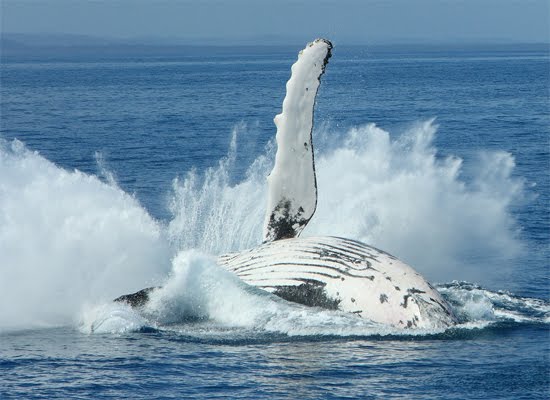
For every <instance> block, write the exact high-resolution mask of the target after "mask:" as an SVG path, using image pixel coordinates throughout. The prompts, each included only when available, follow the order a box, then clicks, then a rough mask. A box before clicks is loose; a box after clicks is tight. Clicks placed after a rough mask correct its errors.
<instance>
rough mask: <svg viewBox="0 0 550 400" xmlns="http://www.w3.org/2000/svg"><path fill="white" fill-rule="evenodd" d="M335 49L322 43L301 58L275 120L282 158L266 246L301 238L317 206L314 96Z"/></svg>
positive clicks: (272, 179)
mask: <svg viewBox="0 0 550 400" xmlns="http://www.w3.org/2000/svg"><path fill="white" fill-rule="evenodd" d="M331 49H332V44H331V43H330V42H329V41H328V40H324V39H317V40H315V41H314V42H312V43H309V44H308V45H307V47H306V48H305V49H303V50H302V51H301V52H300V54H299V55H298V60H297V61H296V62H295V63H294V65H293V66H292V74H291V77H290V79H289V81H288V82H287V84H286V96H285V99H284V101H283V111H282V112H281V114H279V115H277V116H276V117H275V125H276V126H277V136H276V140H277V154H276V156H275V165H274V167H273V170H272V171H271V174H270V175H269V177H268V178H267V181H268V200H267V210H266V215H265V222H264V235H263V237H264V242H271V241H274V240H279V239H287V238H292V237H297V236H298V235H299V234H300V232H301V231H302V230H303V229H304V227H305V226H306V225H307V223H308V222H309V220H310V219H311V217H312V216H313V214H314V213H315V208H316V206H317V182H316V178H315V161H314V155H313V143H312V137H311V134H312V130H313V109H314V107H315V97H316V96H317V90H318V89H319V84H320V79H321V76H322V75H323V73H324V72H325V67H326V65H327V63H328V59H329V58H330V56H331Z"/></svg>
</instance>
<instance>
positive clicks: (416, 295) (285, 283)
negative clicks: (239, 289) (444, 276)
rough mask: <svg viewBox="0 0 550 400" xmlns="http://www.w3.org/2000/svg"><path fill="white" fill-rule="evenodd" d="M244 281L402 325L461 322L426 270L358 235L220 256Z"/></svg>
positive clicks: (290, 241) (289, 296) (275, 244)
mask: <svg viewBox="0 0 550 400" xmlns="http://www.w3.org/2000/svg"><path fill="white" fill-rule="evenodd" d="M219 263H220V265H222V266H223V267H225V268H226V269H228V270H230V271H232V272H234V273H235V274H237V275H238V276H239V278H241V279H242V280H243V281H244V282H246V283H248V284H250V285H253V286H257V287H260V288H262V289H264V290H266V291H269V292H272V293H275V294H277V295H279V296H280V297H283V298H285V299H287V300H290V301H296V302H299V303H303V304H306V305H311V306H320V307H324V308H331V309H338V310H341V311H346V312H352V313H355V314H357V315H359V316H361V317H363V318H367V319H369V320H371V321H374V322H379V323H383V324H387V325H392V326H395V327H400V328H439V327H447V326H451V325H453V324H455V323H456V317H455V316H454V314H453V312H452V310H451V308H450V307H449V305H448V304H447V302H446V301H445V300H444V299H443V298H442V297H441V295H440V294H439V293H438V292H437V290H435V289H434V288H433V287H432V286H431V285H430V284H429V283H428V282H427V281H426V280H425V279H424V278H423V277H422V276H421V275H420V274H418V273H417V272H416V271H414V270H413V269H412V268H411V267H409V266H408V265H407V264H405V263H403V262H401V261H399V260H398V259H397V258H395V257H393V256H392V255H390V254H388V253H385V252H383V251H380V250H378V249H375V248H373V247H370V246H368V245H366V244H363V243H361V242H357V241H354V240H349V239H343V238H337V237H310V238H292V239H284V240H277V241H274V242H270V243H265V244H263V245H261V246H259V247H256V248H254V249H251V250H246V251H243V252H240V253H233V254H227V255H223V256H220V257H219Z"/></svg>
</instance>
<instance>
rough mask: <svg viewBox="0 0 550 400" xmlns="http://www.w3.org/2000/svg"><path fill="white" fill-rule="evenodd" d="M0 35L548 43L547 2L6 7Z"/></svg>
mask: <svg viewBox="0 0 550 400" xmlns="http://www.w3.org/2000/svg"><path fill="white" fill-rule="evenodd" d="M0 2H1V4H2V6H1V7H2V9H1V12H2V32H10V33H11V32H17V33H72V34H84V35H92V36H99V37H117V38H144V37H157V38H170V39H179V40H183V41H194V40H198V39H205V38H206V39H208V38H227V39H228V40H229V41H239V40H242V39H245V40H258V41H261V40H262V39H265V38H269V39H271V41H281V42H285V41H296V40H299V41H304V40H311V39H312V38H313V37H317V36H326V37H329V38H331V39H333V40H334V41H337V42H340V43H408V42H435V43H441V42H443V43H449V42H491V43H493V42H504V43H506V42H550V6H549V4H550V1H549V0H385V1H384V0H315V1H310V0H301V1H299V0H282V1H281V0H194V1H191V0H178V1H176V0H106V1H105V0H103V1H102V0H94V1H91V0H0Z"/></svg>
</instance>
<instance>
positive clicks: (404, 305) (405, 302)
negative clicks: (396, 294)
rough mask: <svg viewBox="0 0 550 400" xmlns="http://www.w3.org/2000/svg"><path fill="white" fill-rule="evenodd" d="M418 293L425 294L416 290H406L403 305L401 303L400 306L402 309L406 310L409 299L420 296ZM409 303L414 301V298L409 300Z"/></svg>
mask: <svg viewBox="0 0 550 400" xmlns="http://www.w3.org/2000/svg"><path fill="white" fill-rule="evenodd" d="M420 293H426V292H425V291H423V290H420V289H417V288H410V289H407V294H406V295H404V296H403V303H401V304H400V306H401V307H403V308H407V303H408V301H409V298H410V297H411V296H413V295H415V294H420ZM411 301H414V298H413V299H411Z"/></svg>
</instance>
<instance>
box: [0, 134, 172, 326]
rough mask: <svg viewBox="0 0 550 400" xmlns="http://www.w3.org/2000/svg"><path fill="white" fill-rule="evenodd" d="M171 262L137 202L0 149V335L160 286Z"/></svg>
mask: <svg viewBox="0 0 550 400" xmlns="http://www.w3.org/2000/svg"><path fill="white" fill-rule="evenodd" d="M170 257H171V255H170V252H169V248H168V245H167V243H166V240H165V239H163V233H162V230H161V227H160V226H159V225H158V224H157V223H156V222H155V221H154V220H153V219H152V218H151V217H150V216H149V215H148V214H147V212H146V211H145V210H144V209H143V208H142V207H141V206H140V205H139V203H138V202H137V201H136V199H135V198H133V197H132V196H129V195H127V194H126V193H124V192H122V191H121V190H120V189H119V188H117V187H113V186H111V185H108V184H105V183H102V182H101V181H100V180H99V179H97V178H96V177H95V176H91V175H86V174H84V173H82V172H79V171H77V170H75V171H72V172H70V171H66V170H64V169H62V168H59V167H57V166H56V165H54V164H53V163H51V162H49V161H48V160H46V159H45V158H43V157H42V156H40V155H39V154H38V153H36V152H31V151H29V150H27V149H26V148H25V146H24V145H23V144H22V143H21V142H19V141H13V142H11V143H8V142H6V141H2V142H1V143H0V302H1V304H3V307H2V312H1V313H0V330H5V329H12V328H18V327H23V328H30V327H37V326H52V325H66V324H70V323H72V321H73V319H74V318H75V317H76V315H77V312H78V311H79V309H80V307H81V306H82V305H83V304H85V303H88V302H94V301H105V300H110V299H112V298H114V297H117V296H118V295H120V294H121V293H125V292H128V291H135V290H138V289H140V288H142V287H143V286H144V285H152V284H158V283H160V282H161V281H162V280H163V279H164V278H165V275H166V273H167V272H168V270H169V267H170Z"/></svg>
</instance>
